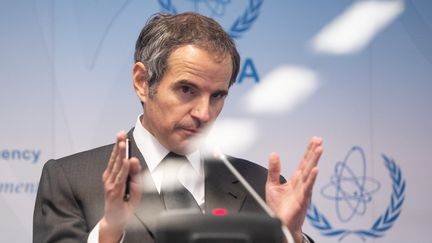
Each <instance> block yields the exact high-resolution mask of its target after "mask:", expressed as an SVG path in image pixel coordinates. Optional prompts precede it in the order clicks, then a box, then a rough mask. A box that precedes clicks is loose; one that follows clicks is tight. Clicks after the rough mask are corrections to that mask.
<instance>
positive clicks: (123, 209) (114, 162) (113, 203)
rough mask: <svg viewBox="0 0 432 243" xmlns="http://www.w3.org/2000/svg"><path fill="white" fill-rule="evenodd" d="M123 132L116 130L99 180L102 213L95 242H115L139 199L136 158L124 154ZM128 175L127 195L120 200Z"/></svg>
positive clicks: (137, 163)
mask: <svg viewBox="0 0 432 243" xmlns="http://www.w3.org/2000/svg"><path fill="white" fill-rule="evenodd" d="M126 137H127V136H126V133H125V132H119V133H118V134H117V141H116V144H115V145H114V147H113V150H112V152H111V156H110V159H109V161H108V166H107V168H106V169H105V171H104V173H103V175H102V180H103V183H104V191H105V211H104V217H103V218H102V219H101V221H100V226H99V242H119V240H120V239H121V236H122V234H123V231H124V230H125V228H126V226H127V224H128V222H129V221H130V219H131V217H132V216H133V213H134V211H135V209H136V208H137V207H138V204H139V202H140V200H141V190H140V176H139V174H140V171H141V166H140V163H139V161H138V159H137V158H131V159H127V158H126ZM128 175H130V177H131V180H130V199H129V200H128V201H125V200H123V196H124V193H125V190H126V180H127V177H128Z"/></svg>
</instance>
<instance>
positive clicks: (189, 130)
mask: <svg viewBox="0 0 432 243" xmlns="http://www.w3.org/2000/svg"><path fill="white" fill-rule="evenodd" d="M182 130H183V131H184V132H185V133H186V134H187V135H190V136H196V135H199V134H200V133H201V131H200V130H198V129H195V128H182Z"/></svg>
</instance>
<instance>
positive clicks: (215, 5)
mask: <svg viewBox="0 0 432 243" xmlns="http://www.w3.org/2000/svg"><path fill="white" fill-rule="evenodd" d="M158 2H159V5H160V6H161V10H162V11H163V12H168V13H171V14H177V13H179V12H180V11H178V9H177V8H178V7H179V6H180V5H174V4H173V1H172V0H158ZM176 2H181V3H182V6H185V7H186V8H187V9H186V10H187V11H195V12H199V13H201V14H203V15H207V16H209V17H212V18H216V19H219V18H222V17H223V18H228V17H231V15H232V12H231V11H230V12H229V13H228V11H227V10H228V9H230V10H236V11H235V12H236V13H235V15H236V16H234V18H233V19H234V21H233V23H232V24H231V26H230V27H229V29H228V30H227V32H228V33H229V34H230V35H231V37H232V38H239V37H241V36H242V34H243V33H244V32H245V31H247V30H249V29H250V28H251V27H252V25H253V23H254V22H255V20H256V19H257V18H258V16H259V13H260V9H261V5H262V3H263V0H249V1H247V3H245V2H244V1H238V0H236V1H232V0H182V1H176ZM242 5H243V6H242ZM237 9H243V11H242V12H240V15H238V14H239V13H238V11H237Z"/></svg>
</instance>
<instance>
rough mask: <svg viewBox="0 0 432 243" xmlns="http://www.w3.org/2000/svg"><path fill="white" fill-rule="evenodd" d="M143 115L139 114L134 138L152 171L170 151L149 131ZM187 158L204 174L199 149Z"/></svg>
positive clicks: (200, 173)
mask: <svg viewBox="0 0 432 243" xmlns="http://www.w3.org/2000/svg"><path fill="white" fill-rule="evenodd" d="M140 117H141V115H140V116H138V118H137V121H136V124H135V129H134V131H133V138H134V140H135V142H136V144H137V146H138V149H139V151H140V152H141V154H142V156H143V158H144V160H145V162H146V163H147V167H148V168H149V170H150V173H153V172H154V170H155V169H156V168H157V167H158V165H159V163H160V162H161V161H162V159H163V158H165V156H166V155H167V154H168V153H169V152H170V151H169V150H168V149H166V148H165V147H164V146H163V145H161V144H160V143H159V141H158V140H157V139H156V138H155V137H154V136H153V135H152V134H151V133H150V132H149V131H147V129H145V128H144V126H143V125H142V123H141V119H140ZM185 156H186V158H187V159H188V160H189V162H190V163H191V165H192V168H194V170H195V171H196V172H197V173H198V174H199V175H203V174H204V173H203V167H202V163H201V154H200V151H199V150H196V151H194V152H192V153H189V154H186V155H185Z"/></svg>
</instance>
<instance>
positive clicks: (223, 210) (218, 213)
mask: <svg viewBox="0 0 432 243" xmlns="http://www.w3.org/2000/svg"><path fill="white" fill-rule="evenodd" d="M212 214H213V215H214V216H225V215H227V214H228V210H227V209H226V208H213V210H212Z"/></svg>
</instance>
